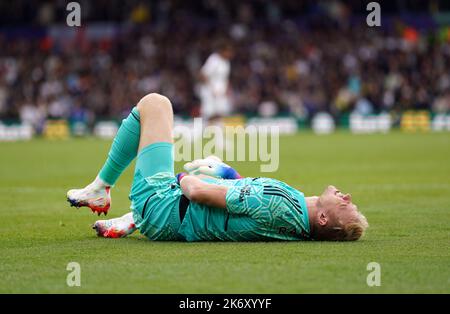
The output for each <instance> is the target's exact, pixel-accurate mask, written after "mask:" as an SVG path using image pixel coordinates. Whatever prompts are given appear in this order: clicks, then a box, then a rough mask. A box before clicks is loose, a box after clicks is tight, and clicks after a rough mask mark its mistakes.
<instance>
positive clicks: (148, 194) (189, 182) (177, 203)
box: [67, 94, 368, 241]
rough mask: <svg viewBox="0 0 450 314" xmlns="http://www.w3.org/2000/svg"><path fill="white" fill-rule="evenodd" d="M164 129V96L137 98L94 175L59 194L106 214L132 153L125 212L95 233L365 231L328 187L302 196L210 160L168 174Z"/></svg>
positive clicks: (161, 237) (309, 236)
mask: <svg viewBox="0 0 450 314" xmlns="http://www.w3.org/2000/svg"><path fill="white" fill-rule="evenodd" d="M172 128H173V113H172V106H171V103H170V101H169V100H168V99H167V98H166V97H164V96H161V95H159V94H149V95H147V96H145V97H144V98H142V99H141V100H140V101H139V103H138V104H137V106H136V107H135V108H133V110H132V111H131V113H130V115H129V116H128V117H127V118H126V119H124V120H123V121H122V125H121V127H120V128H119V131H118V133H117V135H116V137H115V138H114V141H113V143H112V146H111V150H110V152H109V155H108V158H107V160H106V162H105V164H104V166H103V168H102V169H101V170H100V172H99V174H98V176H97V177H96V179H95V180H94V181H93V182H92V183H91V184H89V185H88V186H86V187H85V188H83V189H76V190H70V191H69V192H68V193H67V198H68V201H69V202H70V204H71V205H72V206H77V207H80V206H88V207H90V208H91V209H92V211H93V212H97V213H98V214H99V215H100V213H102V212H103V213H105V215H106V213H107V211H108V209H109V207H110V204H111V198H110V188H111V187H112V186H113V185H114V183H115V182H116V181H117V179H118V178H119V176H120V175H121V173H122V172H123V171H124V170H125V168H126V167H127V166H128V165H129V164H130V163H131V161H132V160H133V159H134V158H135V157H136V156H137V161H136V169H135V174H134V180H133V184H132V187H131V193H130V200H131V213H128V214H126V215H124V216H122V217H120V218H115V219H110V220H100V221H97V222H96V223H95V225H94V228H95V229H96V231H97V234H98V235H99V236H103V237H111V238H116V237H124V236H127V235H129V234H131V233H132V232H134V231H135V230H136V229H139V231H140V232H141V233H142V234H144V235H145V236H146V237H148V238H149V239H150V240H154V241H270V240H286V241H300V240H331V241H339V240H342V241H343V240H357V239H359V238H360V237H361V236H362V234H363V233H364V230H365V229H366V228H367V226H368V224H367V220H366V219H365V217H364V216H363V215H362V214H361V213H360V212H359V211H358V209H357V207H356V205H354V204H353V203H352V200H351V197H350V195H349V194H343V193H341V192H340V191H339V190H338V189H336V188H335V187H334V186H328V187H327V188H326V189H325V191H324V192H323V193H322V195H321V196H320V197H317V196H311V197H305V196H304V195H303V193H301V192H300V191H297V190H296V189H294V188H292V187H290V186H289V185H287V184H285V183H283V182H280V181H278V180H275V179H269V178H240V176H239V175H238V174H237V172H236V171H234V169H232V168H230V167H228V166H227V165H225V164H224V163H222V162H221V161H220V160H218V159H216V158H214V157H209V158H206V159H204V160H197V161H194V162H192V163H188V164H186V165H185V169H186V170H187V171H188V172H190V173H191V174H189V173H188V174H179V175H177V176H175V174H174V162H173V143H172ZM213 177H221V178H213ZM222 178H228V179H222Z"/></svg>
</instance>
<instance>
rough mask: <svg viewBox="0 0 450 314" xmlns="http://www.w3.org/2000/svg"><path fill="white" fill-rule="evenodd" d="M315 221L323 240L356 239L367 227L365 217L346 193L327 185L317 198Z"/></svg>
mask: <svg viewBox="0 0 450 314" xmlns="http://www.w3.org/2000/svg"><path fill="white" fill-rule="evenodd" d="M318 207H319V212H318V216H317V220H318V221H317V223H318V225H319V228H321V229H322V231H323V233H322V234H321V236H322V238H323V239H324V240H356V239H358V238H359V237H360V236H361V235H362V233H363V232H364V230H365V229H366V228H367V226H368V224H367V220H366V218H365V217H364V216H363V215H362V214H361V213H360V212H359V211H358V207H357V206H356V205H355V204H353V202H352V197H351V195H350V194H348V193H343V192H341V191H340V190H339V189H338V188H336V187H335V186H333V185H329V186H328V187H326V189H325V190H324V191H323V193H322V195H320V197H319V200H318Z"/></svg>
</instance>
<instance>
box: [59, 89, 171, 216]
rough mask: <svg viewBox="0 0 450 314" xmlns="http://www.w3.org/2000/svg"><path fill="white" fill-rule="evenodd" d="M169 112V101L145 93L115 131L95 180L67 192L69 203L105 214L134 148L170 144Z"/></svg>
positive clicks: (135, 149) (159, 96)
mask: <svg viewBox="0 0 450 314" xmlns="http://www.w3.org/2000/svg"><path fill="white" fill-rule="evenodd" d="M172 127H173V113H172V106H171V104H170V101H169V100H168V99H167V98H166V97H164V96H161V95H158V94H148V95H146V96H145V97H143V98H142V99H141V100H140V101H139V103H138V104H137V106H136V107H135V108H133V110H132V111H131V113H130V114H129V115H128V117H127V118H126V119H124V120H123V121H122V125H121V126H120V128H119V131H118V132H117V134H116V136H115V138H114V140H113V143H112V145H111V149H110V151H109V153H108V158H107V160H106V162H105V164H104V165H103V167H102V169H101V170H100V172H99V174H98V175H97V177H96V178H95V180H94V181H93V182H92V183H91V184H89V185H88V186H86V187H85V188H83V189H73V190H70V191H69V192H68V193H67V199H68V201H69V202H70V204H71V205H72V206H76V207H81V206H87V207H90V208H91V210H92V211H93V212H97V213H98V214H99V215H100V213H105V214H106V213H107V212H108V210H109V208H110V205H111V197H110V188H111V186H113V185H114V184H115V183H116V181H117V179H118V178H119V177H120V175H121V174H122V172H123V171H124V170H125V169H126V168H127V167H128V165H129V164H130V163H131V162H132V161H133V159H134V158H135V157H136V155H137V152H138V150H140V149H142V148H144V147H146V146H148V145H150V144H152V143H155V142H169V143H172Z"/></svg>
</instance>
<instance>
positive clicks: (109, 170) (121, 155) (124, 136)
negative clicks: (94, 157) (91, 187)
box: [98, 107, 141, 185]
mask: <svg viewBox="0 0 450 314" xmlns="http://www.w3.org/2000/svg"><path fill="white" fill-rule="evenodd" d="M139 120H140V117H139V111H138V110H137V108H136V107H134V108H133V110H132V111H131V113H130V114H129V115H128V117H127V118H126V119H123V121H122V124H121V126H120V128H119V130H118V132H117V134H116V136H115V137H114V141H113V143H112V145H111V149H110V150H109V153H108V159H107V160H106V162H105V164H104V165H103V168H102V170H100V172H99V174H98V176H99V177H100V179H101V180H103V182H104V183H105V184H107V185H114V184H115V183H116V181H117V179H118V178H119V177H120V175H121V174H122V172H123V171H124V170H125V169H126V168H127V167H128V165H129V164H130V163H131V162H132V161H133V159H134V158H135V157H136V155H137V151H138V146H139V138H140V133H141V125H140V123H139Z"/></svg>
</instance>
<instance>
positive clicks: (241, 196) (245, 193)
mask: <svg viewBox="0 0 450 314" xmlns="http://www.w3.org/2000/svg"><path fill="white" fill-rule="evenodd" d="M249 195H250V186H249V185H246V186H244V187H243V188H241V192H240V193H239V202H240V203H242V202H243V201H244V197H245V196H249Z"/></svg>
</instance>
